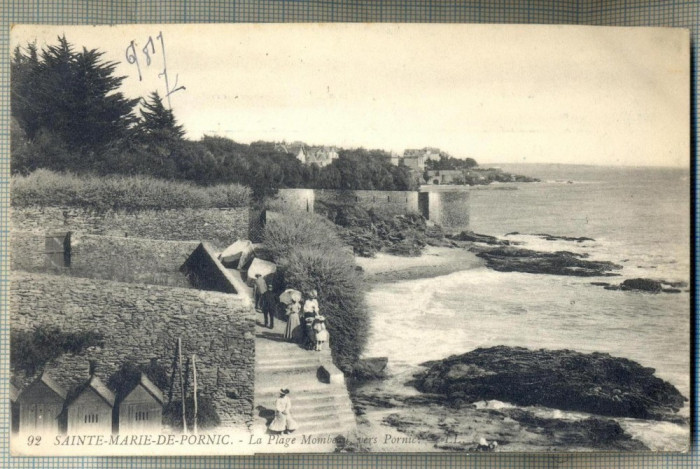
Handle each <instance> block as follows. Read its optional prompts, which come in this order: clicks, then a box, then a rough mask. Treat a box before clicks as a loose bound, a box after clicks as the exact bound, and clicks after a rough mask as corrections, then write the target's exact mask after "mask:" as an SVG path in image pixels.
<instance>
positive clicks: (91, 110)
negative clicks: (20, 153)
mask: <svg viewBox="0 0 700 469" xmlns="http://www.w3.org/2000/svg"><path fill="white" fill-rule="evenodd" d="M103 55H104V53H103V52H99V51H97V50H96V49H92V50H88V49H86V48H83V50H82V51H81V52H75V50H74V49H73V46H72V45H71V44H70V43H69V42H68V41H67V39H66V38H65V36H63V37H59V38H58V44H57V45H50V46H47V47H46V48H44V49H42V51H41V53H38V51H37V50H36V47H35V46H34V45H31V44H30V45H29V46H28V47H27V52H26V53H25V52H23V51H22V50H21V49H19V48H17V49H15V53H14V56H13V59H12V73H13V76H12V82H11V92H12V115H13V116H14V117H15V118H16V119H17V121H18V122H19V124H20V126H21V127H22V129H23V130H24V132H25V133H26V135H27V138H28V139H29V140H33V139H34V138H35V137H36V136H37V135H38V134H39V133H40V132H43V133H47V134H51V135H53V136H54V137H56V138H58V139H60V140H62V141H63V142H65V143H66V144H67V146H68V147H69V148H71V149H72V150H73V151H75V152H78V153H81V154H84V155H85V154H95V153H97V152H99V151H101V150H103V149H104V148H106V147H108V146H110V145H114V144H115V142H119V141H121V140H123V139H125V138H128V137H129V135H130V134H131V131H132V129H133V127H134V125H135V124H136V122H137V118H136V116H135V115H134V114H133V111H134V108H135V106H136V105H137V104H138V101H139V100H138V99H127V98H126V97H124V95H123V94H122V93H121V92H119V91H117V90H118V89H119V87H120V86H121V84H122V82H123V81H124V79H125V78H126V77H119V76H115V75H114V71H115V68H116V66H117V63H116V62H106V61H104V60H102V56H103ZM66 169H70V168H66Z"/></svg>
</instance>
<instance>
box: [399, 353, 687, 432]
mask: <svg viewBox="0 0 700 469" xmlns="http://www.w3.org/2000/svg"><path fill="white" fill-rule="evenodd" d="M424 365H425V366H427V367H428V369H427V370H426V371H425V372H423V373H420V374H419V375H416V380H415V381H413V383H412V384H413V385H414V386H415V387H416V388H417V389H418V390H419V391H421V392H425V393H431V394H438V395H442V396H443V397H444V403H445V404H446V405H451V406H454V407H460V406H462V405H465V404H470V403H473V402H476V401H480V400H493V399H495V400H499V401H505V402H510V403H513V404H516V405H519V406H532V405H541V406H545V407H548V408H552V409H560V410H567V411H578V412H586V413H590V414H596V415H604V416H611V417H630V418H640V419H653V420H664V421H671V422H675V423H683V421H682V419H680V418H679V417H678V414H677V413H678V411H679V410H680V409H681V408H682V407H683V406H684V405H685V402H686V401H687V399H686V398H685V397H683V395H682V394H681V393H680V392H679V391H678V390H677V389H676V388H675V387H674V386H673V385H671V384H670V383H668V382H666V381H663V380H662V379H660V378H657V377H656V376H654V372H655V370H654V369H653V368H645V367H643V366H641V365H639V364H638V363H636V362H634V361H632V360H628V359H626V358H618V357H612V356H610V355H609V354H607V353H597V352H596V353H590V354H584V353H580V352H575V351H572V350H545V349H540V350H529V349H526V348H522V347H506V346H497V347H490V348H484V349H481V348H480V349H476V350H473V351H471V352H468V353H465V354H462V355H456V356H451V357H448V358H445V359H443V360H439V361H435V362H428V363H425V364H424Z"/></svg>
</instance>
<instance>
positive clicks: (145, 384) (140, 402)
mask: <svg viewBox="0 0 700 469" xmlns="http://www.w3.org/2000/svg"><path fill="white" fill-rule="evenodd" d="M162 423H163V393H162V392H161V390H160V389H158V387H157V386H156V385H155V384H153V382H152V381H151V380H150V379H148V377H147V376H146V375H145V374H143V373H141V378H140V379H139V381H138V382H137V383H136V385H135V386H134V387H133V388H132V389H131V390H130V391H129V392H128V394H126V396H124V398H123V399H122V400H121V402H120V403H119V433H121V434H124V433H148V432H154V433H159V432H160V431H161V426H162Z"/></svg>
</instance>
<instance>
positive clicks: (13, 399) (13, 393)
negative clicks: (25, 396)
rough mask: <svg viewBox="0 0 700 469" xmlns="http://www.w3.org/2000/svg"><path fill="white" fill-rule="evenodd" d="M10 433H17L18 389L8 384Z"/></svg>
mask: <svg viewBox="0 0 700 469" xmlns="http://www.w3.org/2000/svg"><path fill="white" fill-rule="evenodd" d="M9 394H10V431H11V432H12V433H17V432H18V431H19V402H18V401H17V399H18V398H19V389H17V388H16V387H15V385H14V384H12V383H10V389H9Z"/></svg>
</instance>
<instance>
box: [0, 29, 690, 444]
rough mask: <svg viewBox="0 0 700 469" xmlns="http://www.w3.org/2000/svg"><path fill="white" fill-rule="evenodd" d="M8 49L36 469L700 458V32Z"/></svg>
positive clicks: (122, 39) (94, 35) (37, 36)
mask: <svg viewBox="0 0 700 469" xmlns="http://www.w3.org/2000/svg"><path fill="white" fill-rule="evenodd" d="M10 46H11V52H10V99H11V108H10V129H9V133H10V138H11V142H10V143H11V147H10V150H11V156H10V169H11V176H10V181H9V183H10V216H9V222H10V225H9V230H10V236H9V237H10V242H9V246H8V252H9V255H10V262H9V267H10V272H9V280H10V284H9V300H8V304H9V311H10V317H9V324H8V327H9V330H10V340H9V342H10V344H9V346H10V347H9V350H10V366H9V377H8V379H9V382H10V384H9V389H10V392H9V397H10V401H11V403H10V409H11V429H10V449H11V453H12V455H14V456H40V455H62V456H63V455H66V456H111V455H122V456H136V455H253V454H259V453H363V452H376V453H382V452H392V453H395V452H421V453H425V452H431V453H450V452H460V453H579V452H601V451H605V452H618V453H633V452H686V451H688V450H689V448H690V443H691V430H690V416H691V401H690V399H691V398H692V394H691V315H692V309H691V280H690V273H691V255H690V243H691V216H690V213H691V208H690V205H691V203H690V194H691V172H690V162H691V151H690V108H691V105H690V43H689V32H688V30H685V29H679V28H650V27H592V26H544V25H537V26H535V25H475V24H472V25H466V24H451V25H447V24H441V25H438V24H390V23H385V24H378V23H377V24H369V23H365V24H360V23H358V24H342V23H336V24H326V23H308V24H235V25H234V24H135V25H115V26H69V25H27V24H19V25H14V26H13V27H12V30H11V33H10Z"/></svg>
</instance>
